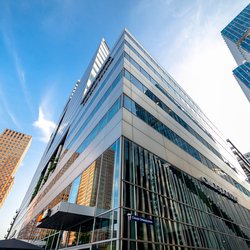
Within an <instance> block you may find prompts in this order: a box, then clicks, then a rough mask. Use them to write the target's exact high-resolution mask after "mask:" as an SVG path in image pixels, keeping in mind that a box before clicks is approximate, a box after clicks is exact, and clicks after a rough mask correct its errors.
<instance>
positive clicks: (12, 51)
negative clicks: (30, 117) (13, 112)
mask: <svg viewBox="0 0 250 250" xmlns="http://www.w3.org/2000/svg"><path fill="white" fill-rule="evenodd" d="M9 33H10V31H8V32H6V31H5V30H2V35H3V38H4V39H3V40H4V43H5V46H6V48H7V50H8V51H9V54H10V55H11V57H12V60H13V63H14V65H15V69H16V74H17V76H18V79H19V84H20V87H21V89H22V92H23V95H24V98H25V101H26V103H27V105H28V107H29V109H30V111H31V112H32V113H34V110H33V105H32V103H31V99H30V95H29V92H28V88H27V84H26V79H25V71H24V69H23V66H22V63H21V59H20V57H19V55H18V52H17V49H16V47H15V45H14V42H13V39H11V35H10V34H9Z"/></svg>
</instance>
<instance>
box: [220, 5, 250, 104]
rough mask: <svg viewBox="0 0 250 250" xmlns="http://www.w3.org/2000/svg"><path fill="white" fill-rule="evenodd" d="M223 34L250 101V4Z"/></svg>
mask: <svg viewBox="0 0 250 250" xmlns="http://www.w3.org/2000/svg"><path fill="white" fill-rule="evenodd" d="M221 34H222V36H223V38H224V40H225V42H226V44H227V46H228V48H229V50H230V52H231V53H232V55H233V57H234V59H235V61H236V62H237V64H238V65H239V66H238V67H237V68H235V69H234V70H233V74H234V76H235V78H236V80H237V81H238V83H239V85H240V87H241V89H242V90H243V92H244V93H245V95H246V97H247V99H248V100H249V101H250V4H249V5H248V6H247V7H246V8H245V9H244V10H242V11H241V12H240V14H239V15H238V16H236V17H235V18H234V19H233V20H232V21H231V22H230V23H229V24H228V25H227V26H226V27H225V28H224V29H223V30H222V31H221Z"/></svg>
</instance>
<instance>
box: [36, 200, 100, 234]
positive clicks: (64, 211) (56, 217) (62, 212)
mask: <svg viewBox="0 0 250 250" xmlns="http://www.w3.org/2000/svg"><path fill="white" fill-rule="evenodd" d="M94 212H95V207H86V206H81V205H77V204H73V203H68V202H64V201H62V202H60V203H59V204H57V205H56V206H55V207H53V208H52V209H51V211H50V213H49V215H47V217H46V218H45V219H43V220H42V221H41V222H39V223H37V227H38V228H48V229H57V230H66V229H68V228H70V227H73V226H74V225H76V224H78V223H80V222H84V221H86V220H89V219H92V218H94Z"/></svg>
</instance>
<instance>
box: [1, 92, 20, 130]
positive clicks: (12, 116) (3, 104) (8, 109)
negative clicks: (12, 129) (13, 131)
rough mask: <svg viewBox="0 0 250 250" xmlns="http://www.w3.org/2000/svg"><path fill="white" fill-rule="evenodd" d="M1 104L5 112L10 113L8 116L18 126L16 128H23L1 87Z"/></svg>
mask: <svg viewBox="0 0 250 250" xmlns="http://www.w3.org/2000/svg"><path fill="white" fill-rule="evenodd" d="M0 104H1V106H2V110H3V112H4V113H5V114H7V115H8V117H9V118H10V120H11V121H12V123H13V124H14V125H15V126H16V128H17V129H18V130H21V126H20V124H19V122H18V121H17V119H16V117H15V115H14V114H13V112H12V111H11V109H10V108H9V104H8V102H7V100H6V98H5V95H4V94H3V93H2V91H1V89H0Z"/></svg>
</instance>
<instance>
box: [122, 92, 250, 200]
mask: <svg viewBox="0 0 250 250" xmlns="http://www.w3.org/2000/svg"><path fill="white" fill-rule="evenodd" d="M123 106H124V107H125V108H126V109H127V110H128V111H130V112H131V113H132V114H134V115H135V116H137V117H138V118H140V119H141V120H142V121H144V122H145V123H147V124H148V125H149V126H151V127H152V128H153V129H155V130H156V131H157V132H159V133H160V134H162V135H163V136H164V137H166V138H167V139H168V140H170V141H172V142H173V143H174V144H175V145H177V146H178V147H180V148H181V149H183V150H184V151H185V152H186V153H188V154H189V155H191V156H192V157H194V158H195V159H196V160H198V161H199V162H201V163H202V164H203V165H205V166H206V167H208V168H209V169H211V170H213V171H214V172H215V173H216V174H218V175H219V176H220V177H222V178H223V179H225V180H226V181H227V182H229V183H230V184H232V185H233V186H235V187H236V188H237V189H239V190H240V191H241V192H243V193H244V194H245V195H247V196H249V197H250V191H249V190H247V189H246V188H245V187H243V186H242V185H241V184H240V183H238V182H237V181H236V180H234V179H233V178H232V177H231V176H229V175H228V174H226V173H225V172H224V171H223V170H222V169H220V168H219V167H218V166H216V165H215V164H214V163H213V162H212V161H210V160H209V159H208V158H207V157H205V156H204V155H203V154H202V153H200V152H199V151H198V150H197V149H196V148H194V147H193V146H192V145H190V144H189V143H188V142H186V141H185V140H184V139H182V138H181V137H180V136H179V135H177V134H176V133H175V132H174V131H172V130H171V129H170V128H168V127H167V126H166V125H164V124H163V123H162V122H161V121H159V120H158V119H157V118H155V117H154V116H153V115H152V114H150V113H149V112H148V111H146V110H145V109H144V108H142V107H141V106H140V105H139V104H137V103H136V102H135V101H133V100H132V99H130V98H129V97H128V96H126V95H124V101H123Z"/></svg>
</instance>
